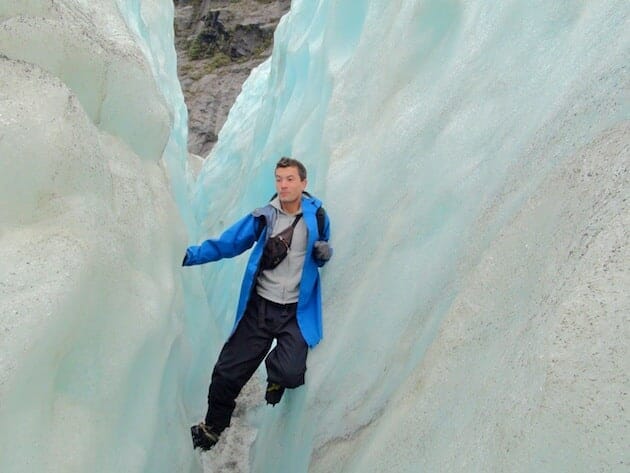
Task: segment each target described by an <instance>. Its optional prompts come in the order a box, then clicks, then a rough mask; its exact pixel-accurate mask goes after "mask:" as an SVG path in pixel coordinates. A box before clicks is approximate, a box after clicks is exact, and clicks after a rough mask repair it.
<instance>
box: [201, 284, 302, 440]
mask: <svg viewBox="0 0 630 473" xmlns="http://www.w3.org/2000/svg"><path fill="white" fill-rule="evenodd" d="M296 308H297V304H286V305H282V304H276V303H274V302H271V301H268V300H266V299H263V298H262V297H260V296H259V295H258V294H256V292H254V294H253V295H252V297H251V298H250V301H249V303H248V304H247V309H245V314H244V315H243V318H242V319H241V321H240V322H239V324H238V326H237V327H236V331H235V332H234V333H233V334H232V336H231V337H230V338H229V339H228V341H227V342H226V343H225V345H224V346H223V349H222V350H221V354H220V355H219V359H218V361H217V363H216V365H215V366H214V371H213V372H212V381H211V383H210V389H209V392H208V413H207V414H206V424H207V425H212V426H213V427H214V428H215V429H216V430H217V431H219V432H221V431H223V430H224V429H225V428H226V427H227V426H229V425H230V419H231V417H232V412H233V411H234V407H235V406H236V403H235V400H236V398H237V396H238V394H239V393H240V392H241V389H242V388H243V386H245V384H246V383H247V381H249V379H250V378H251V377H252V375H253V374H254V372H255V371H256V369H257V368H258V366H259V365H260V363H261V362H262V360H263V359H265V356H267V358H266V359H265V365H266V367H267V381H268V382H269V383H277V384H279V385H281V386H282V387H284V388H297V387H298V386H301V385H302V384H304V373H305V372H306V355H307V353H308V345H307V344H306V342H305V341H304V338H303V337H302V333H301V332H300V328H299V327H298V324H297V319H296ZM274 338H275V339H276V340H277V343H276V346H275V347H274V349H273V350H271V352H269V349H270V348H271V345H272V342H273V340H274ZM267 353H269V354H268V355H267Z"/></svg>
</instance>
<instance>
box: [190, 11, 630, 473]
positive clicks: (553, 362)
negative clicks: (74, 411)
mask: <svg viewBox="0 0 630 473" xmlns="http://www.w3.org/2000/svg"><path fill="white" fill-rule="evenodd" d="M629 19H630V7H629V6H628V3H627V2H623V1H601V2H571V1H560V2H542V1H536V2H525V1H507V2H500V4H497V3H496V2H495V3H492V2H484V1H470V2H456V1H419V0H415V1H414V0H409V1H389V0H387V1H385V0H383V1H379V0H372V1H353V2H341V1H327V0H321V1H299V0H295V1H294V2H293V3H292V7H291V12H290V14H289V15H287V16H286V17H285V18H284V19H283V21H282V22H281V23H280V25H279V27H278V30H277V32H276V37H275V46H274V52H273V56H272V59H271V61H270V62H268V63H266V64H264V65H263V66H261V67H260V68H259V69H257V70H256V71H255V72H254V73H253V74H252V76H251V77H250V79H249V80H248V82H247V83H246V84H245V86H244V89H243V92H242V94H241V96H240V97H239V99H238V100H237V103H236V105H235V106H234V108H233V109H232V111H231V113H230V116H229V118H228V121H227V123H226V124H225V126H224V128H223V130H222V132H221V134H220V136H219V142H218V144H217V145H216V147H215V148H214V150H213V153H212V154H211V156H210V158H209V159H208V160H207V162H206V165H205V167H204V168H203V170H202V172H201V175H200V178H199V181H198V186H197V189H196V195H195V197H194V200H193V203H194V211H195V212H196V218H197V220H198V221H199V222H200V227H199V231H198V234H197V235H193V238H195V237H196V238H197V239H199V240H200V239H202V238H203V237H205V236H207V235H210V234H217V233H218V232H219V231H220V230H221V229H222V228H223V227H224V226H225V225H226V224H228V223H229V222H231V221H233V220H234V219H236V218H237V217H239V216H240V215H242V214H243V213H244V212H247V211H250V210H251V209H252V208H254V207H255V206H256V205H260V203H261V202H264V200H265V199H266V198H267V196H268V195H269V194H271V192H272V190H273V189H272V179H271V176H272V172H273V164H274V163H275V161H276V160H277V158H278V157H279V156H280V155H283V154H289V155H293V156H295V157H296V158H298V159H301V160H303V161H304V162H305V163H306V164H307V166H308V168H309V169H310V172H311V174H310V179H309V181H310V186H309V187H310V190H311V191H312V192H314V193H315V194H317V195H318V196H320V197H321V198H323V199H324V201H325V202H326V205H327V208H328V211H329V214H330V216H331V218H332V220H333V225H334V226H333V243H334V246H335V247H336V253H335V259H334V261H333V262H331V264H330V265H329V266H327V268H325V269H324V271H323V278H324V299H325V340H324V341H323V342H322V344H321V345H320V346H318V347H317V348H316V349H315V350H313V351H312V352H311V354H310V355H309V363H308V367H309V370H308V373H307V385H306V387H305V388H302V389H299V390H296V391H295V392H292V393H290V394H289V395H288V396H287V398H285V400H283V403H282V404H281V405H280V406H279V407H277V408H275V409H271V408H264V407H260V408H257V409H254V410H252V413H251V414H250V416H249V417H248V419H249V422H250V424H251V425H253V426H255V427H256V428H257V429H258V433H257V438H256V442H255V444H254V446H253V450H252V457H251V465H252V467H251V471H255V472H268V471H287V472H288V471H291V472H306V471H313V472H338V471H344V472H355V471H356V472H359V471H360V472H366V471H374V472H382V471H396V472H417V471H467V472H470V471H479V472H489V471H511V472H512V471H517V472H518V471H522V472H526V471H547V472H557V471H584V472H590V471H599V470H601V471H624V470H625V469H626V468H627V465H628V462H629V461H630V458H629V457H628V451H627V448H626V447H627V445H628V444H629V443H630V442H629V438H628V415H627V412H628V409H629V408H630V405H629V403H628V397H627V392H628V387H629V381H628V359H629V358H628V349H627V340H628V335H629V334H628V330H629V329H628V327H629V324H628V322H629V321H628V313H629V312H630V311H629V308H630V304H629V301H628V295H627V290H625V288H627V287H628V275H627V269H628V261H629V255H628V230H627V229H628V228H629V225H628V224H629V213H628V197H629V194H630V189H629V186H628V161H629V159H628V157H629V153H628V150H629V143H630V140H629V138H628V131H629V127H628V118H630V116H629V111H630V107H629V103H628V87H629V85H630V84H629V80H628V69H627V67H628V64H629V59H630V35H629V34H628V31H630V28H629V26H630V24H629V23H630V22H629ZM244 262H245V259H244V258H241V259H237V260H236V261H228V262H222V263H219V264H216V265H213V266H210V267H204V268H203V269H201V271H202V274H203V277H204V286H205V290H206V292H207V297H208V301H209V302H210V306H211V310H212V314H213V316H214V318H215V319H216V320H217V323H218V327H220V328H221V331H222V333H223V334H227V332H228V331H229V327H230V326H231V323H232V317H233V310H234V305H235V301H236V298H237V293H238V284H239V281H240V276H241V273H242V270H243V266H244ZM218 348H219V347H213V348H211V349H210V351H211V352H212V353H213V354H214V355H215V356H216V353H217V351H218ZM200 375H201V374H200ZM206 376H207V375H206ZM245 417H247V416H245ZM223 440H224V443H223V445H219V446H218V448H217V450H215V451H213V453H212V454H211V455H210V456H213V457H216V458H220V457H221V455H222V451H221V448H226V449H227V448H231V447H230V445H229V440H228V439H223ZM211 468H212V466H210V467H209V469H211ZM215 471H216V470H215Z"/></svg>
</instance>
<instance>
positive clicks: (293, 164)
mask: <svg viewBox="0 0 630 473" xmlns="http://www.w3.org/2000/svg"><path fill="white" fill-rule="evenodd" d="M278 168H297V170H298V174H299V176H300V181H303V180H304V179H306V167H304V164H302V163H301V162H299V161H298V160H297V159H293V158H288V157H286V156H283V157H281V158H280V161H278V162H277V163H276V169H278Z"/></svg>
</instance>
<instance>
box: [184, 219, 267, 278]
mask: <svg viewBox="0 0 630 473" xmlns="http://www.w3.org/2000/svg"><path fill="white" fill-rule="evenodd" d="M256 227H257V224H256V219H255V218H254V216H253V215H252V214H248V215H246V216H245V217H243V218H242V219H241V220H239V221H238V222H236V223H235V224H234V225H232V226H231V227H230V228H228V229H227V230H225V231H224V232H223V234H222V235H221V236H220V237H219V238H211V239H209V240H206V241H204V242H203V243H202V244H201V245H198V246H190V247H188V249H187V250H186V255H185V256H184V261H183V262H182V266H193V265H196V264H203V263H209V262H212V261H218V260H220V259H223V258H232V257H234V256H237V255H240V254H241V253H243V252H244V251H246V250H248V249H249V248H251V247H252V245H253V244H254V243H255V242H256V239H257V236H258V235H257V232H256V229H257V228H256Z"/></svg>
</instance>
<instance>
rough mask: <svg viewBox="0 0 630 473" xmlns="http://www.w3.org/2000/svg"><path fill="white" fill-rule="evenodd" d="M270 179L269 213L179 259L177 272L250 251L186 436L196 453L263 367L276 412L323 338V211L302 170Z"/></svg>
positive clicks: (289, 163)
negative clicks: (199, 413) (196, 417)
mask: <svg viewBox="0 0 630 473" xmlns="http://www.w3.org/2000/svg"><path fill="white" fill-rule="evenodd" d="M275 177H276V191H277V196H275V197H274V198H273V199H272V200H271V202H270V203H269V204H268V205H266V206H265V207H262V208H258V209H256V210H254V211H253V212H252V213H251V214H249V215H246V216H245V217H243V218H242V219H241V220H239V221H238V222H236V223H235V224H234V225H232V226H231V227H230V228H228V229H227V230H226V231H225V232H224V233H223V234H222V235H221V236H220V237H219V238H217V239H210V240H206V241H205V242H203V243H202V244H201V245H200V246H191V247H189V248H188V249H187V250H186V256H185V257H184V262H183V265H184V266H191V265H195V264H203V263H207V262H210V261H218V260H220V259H222V258H231V257H233V256H236V255H239V254H241V253H243V252H244V251H245V250H247V249H249V248H251V247H252V245H254V243H256V246H255V247H254V249H253V251H252V253H251V255H250V258H249V262H248V263H247V268H246V270H245V275H244V277H243V282H242V285H241V293H240V298H239V302H238V308H237V312H236V321H235V323H234V328H233V330H232V334H231V335H230V337H229V339H228V340H227V342H226V343H225V345H224V346H223V349H222V350H221V353H220V355H219V359H218V361H217V363H216V365H215V367H214V370H213V372H212V381H211V383H210V389H209V392H208V413H207V414H206V418H205V422H202V423H200V424H198V425H196V426H193V427H192V428H191V433H192V436H193V444H194V445H195V447H200V448H201V449H203V450H209V449H210V448H212V446H214V444H216V443H217V441H218V440H219V436H220V435H221V432H223V430H224V429H225V428H226V427H228V426H229V425H230V419H231V417H232V412H233V411H234V407H235V405H236V404H235V399H236V397H237V396H238V394H239V392H240V391H241V389H242V388H243V386H244V385H245V383H247V381H248V380H249V379H250V378H251V377H252V375H253V374H254V372H255V371H256V369H257V368H258V366H259V365H260V363H261V362H262V360H263V359H265V365H266V368H267V391H266V394H265V399H266V401H267V403H268V404H271V405H275V404H277V403H278V402H279V401H280V398H281V397H282V394H283V393H284V391H285V389H287V388H297V387H298V386H301V385H302V384H304V373H305V371H306V356H307V352H308V348H309V347H313V346H315V345H316V344H317V343H318V342H319V341H320V340H321V338H322V310H321V294H320V282H319V268H320V267H321V266H323V265H324V264H325V263H326V262H327V261H328V260H329V259H330V257H331V256H332V248H331V247H330V245H329V244H328V240H329V238H330V222H329V220H328V217H327V215H326V213H325V212H324V209H323V207H322V203H321V202H320V201H319V200H318V199H316V198H314V197H312V196H310V195H309V194H308V193H306V192H304V190H305V188H306V184H307V180H306V168H305V167H304V165H303V164H302V163H300V162H299V161H297V160H295V159H291V158H282V159H280V161H278V163H277V164H276V169H275ZM274 339H275V340H276V346H275V348H274V349H273V350H271V352H269V349H270V348H271V345H272V342H273V340H274ZM265 357H266V358H265Z"/></svg>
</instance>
